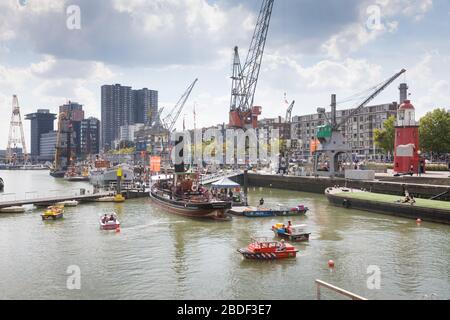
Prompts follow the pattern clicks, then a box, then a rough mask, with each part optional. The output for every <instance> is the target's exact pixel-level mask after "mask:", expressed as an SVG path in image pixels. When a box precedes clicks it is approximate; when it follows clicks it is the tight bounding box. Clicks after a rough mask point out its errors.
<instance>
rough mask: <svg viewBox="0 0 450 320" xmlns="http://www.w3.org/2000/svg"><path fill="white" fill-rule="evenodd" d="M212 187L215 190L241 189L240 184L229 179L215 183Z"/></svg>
mask: <svg viewBox="0 0 450 320" xmlns="http://www.w3.org/2000/svg"><path fill="white" fill-rule="evenodd" d="M211 186H212V187H213V188H222V189H230V188H239V187H240V186H241V185H240V184H239V183H236V182H234V181H231V180H230V179H228V178H223V179H222V180H220V181H218V182H215V183H213V184H212V185H211Z"/></svg>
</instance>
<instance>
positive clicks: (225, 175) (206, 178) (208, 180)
mask: <svg viewBox="0 0 450 320" xmlns="http://www.w3.org/2000/svg"><path fill="white" fill-rule="evenodd" d="M240 174H242V171H240V170H236V171H232V172H223V173H216V174H210V175H205V176H202V178H201V184H210V183H213V182H216V181H219V180H221V179H223V178H232V177H236V176H238V175H240Z"/></svg>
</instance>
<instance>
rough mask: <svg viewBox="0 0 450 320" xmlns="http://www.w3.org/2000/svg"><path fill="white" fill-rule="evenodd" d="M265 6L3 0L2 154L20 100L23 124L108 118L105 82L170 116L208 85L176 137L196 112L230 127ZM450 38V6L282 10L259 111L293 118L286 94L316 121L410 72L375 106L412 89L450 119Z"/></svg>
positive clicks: (304, 1)
mask: <svg viewBox="0 0 450 320" xmlns="http://www.w3.org/2000/svg"><path fill="white" fill-rule="evenodd" d="M261 3H262V0H243V1H237V0H95V1H92V0H0V110H1V116H0V149H5V148H6V145H7V141H8V131H9V122H10V117H11V108H12V106H11V104H12V95H13V94H17V95H18V98H19V103H20V107H21V112H22V117H24V115H25V114H27V113H31V112H35V111H36V110H37V109H50V110H51V111H52V112H56V111H57V110H58V106H59V105H62V104H64V103H65V102H67V101H68V100H71V101H76V102H79V103H81V104H83V105H84V109H85V111H86V115H87V116H94V117H98V118H100V87H101V86H102V85H104V84H116V83H120V84H122V85H127V86H132V87H133V88H136V89H140V88H144V87H146V88H149V89H154V90H158V91H159V97H160V101H159V104H160V107H165V109H166V110H170V109H171V108H172V107H173V106H174V105H175V104H176V102H177V101H178V99H179V98H180V97H181V95H182V94H183V93H184V91H185V90H186V88H187V87H188V86H189V85H190V83H192V82H193V81H194V79H196V78H198V79H199V82H198V84H197V86H196V87H195V88H194V91H193V93H192V95H191V97H190V99H189V100H188V102H187V104H186V106H185V109H184V111H183V114H182V116H181V118H180V119H179V123H178V129H181V123H182V120H183V119H182V118H185V119H186V125H187V127H188V128H193V123H194V119H193V117H194V116H193V108H194V105H196V111H197V112H196V113H197V119H196V120H197V126H199V127H200V126H211V125H216V124H219V123H224V122H228V111H229V105H230V92H231V79H230V76H231V71H232V58H233V48H234V46H236V45H237V46H239V48H240V56H241V59H242V60H245V57H246V55H247V51H248V47H249V45H250V41H251V37H252V34H253V30H254V25H255V23H256V19H257V15H258V13H259V10H260V7H261ZM449 39H450V1H448V0H320V1H318V0H275V3H274V9H273V14H272V20H271V25H270V30H269V34H268V38H267V43H266V51H265V55H264V59H263V63H262V67H261V73H260V78H259V83H258V87H257V91H256V95H255V105H260V106H262V107H263V117H267V118H269V117H276V116H279V115H281V116H284V115H285V113H286V108H287V105H286V103H285V98H284V97H285V95H286V97H287V99H288V100H289V101H291V100H295V101H296V105H295V108H294V112H293V113H294V115H304V114H310V113H314V112H316V110H317V107H329V105H330V95H331V94H333V93H335V94H337V95H338V101H339V100H340V101H345V100H346V98H347V97H350V96H354V95H355V93H361V92H364V91H366V89H368V88H371V87H373V86H374V85H376V84H379V83H381V82H382V81H384V80H386V79H387V78H389V77H391V76H392V75H394V74H395V73H396V72H398V71H399V70H401V69H402V68H405V69H407V73H406V74H405V75H404V76H402V77H401V78H400V79H398V80H397V81H396V82H395V83H394V84H393V85H392V86H391V87H390V88H389V89H387V90H386V91H385V92H383V94H381V95H380V96H379V97H378V98H377V99H376V100H375V101H373V104H375V103H390V102H393V101H398V99H399V94H398V89H397V87H398V85H399V83H401V82H407V83H408V85H409V87H410V93H411V100H412V102H413V104H414V105H415V106H416V109H417V114H418V116H419V117H420V116H423V115H425V114H426V113H427V112H429V111H431V110H433V109H434V108H438V107H440V108H446V109H450V76H449V74H450V41H449ZM363 98H364V97H363V96H361V101H362V100H363ZM357 102H359V101H357V100H355V101H352V102H348V103H343V104H339V108H341V109H344V108H349V107H354V106H355V105H356V104H357ZM24 129H25V136H26V140H27V143H28V145H29V140H30V137H29V135H30V133H29V131H30V123H29V121H25V120H24Z"/></svg>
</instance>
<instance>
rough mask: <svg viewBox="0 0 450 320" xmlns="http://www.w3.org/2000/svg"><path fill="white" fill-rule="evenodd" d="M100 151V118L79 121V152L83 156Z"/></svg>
mask: <svg viewBox="0 0 450 320" xmlns="http://www.w3.org/2000/svg"><path fill="white" fill-rule="evenodd" d="M98 153H100V120H98V119H97V118H93V117H91V118H88V119H84V120H82V121H81V123H80V154H81V157H83V158H85V157H87V156H89V155H95V154H98Z"/></svg>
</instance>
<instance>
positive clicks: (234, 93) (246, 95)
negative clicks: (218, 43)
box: [229, 0, 274, 129]
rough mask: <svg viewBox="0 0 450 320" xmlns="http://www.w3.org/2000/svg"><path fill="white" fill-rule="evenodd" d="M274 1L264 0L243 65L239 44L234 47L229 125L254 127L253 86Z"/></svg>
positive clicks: (255, 82)
mask: <svg viewBox="0 0 450 320" xmlns="http://www.w3.org/2000/svg"><path fill="white" fill-rule="evenodd" d="M273 4H274V0H263V1H262V6H261V10H260V12H259V16H258V20H257V22H256V26H255V31H254V33H253V38H252V41H251V43H250V47H249V50H248V54H247V59H246V60H245V63H244V65H243V66H242V64H241V60H240V58H239V50H238V47H235V48H234V60H233V75H232V77H231V78H232V80H233V81H232V88H231V103H230V124H229V125H230V127H233V128H242V129H246V128H249V127H253V128H256V127H257V123H258V116H259V115H260V114H261V108H259V107H254V106H253V102H254V99H255V92H256V87H257V84H258V78H259V73H260V70H261V64H262V59H263V56H264V49H265V46H266V40H267V34H268V31H269V26H270V19H271V17H272V10H273Z"/></svg>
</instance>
